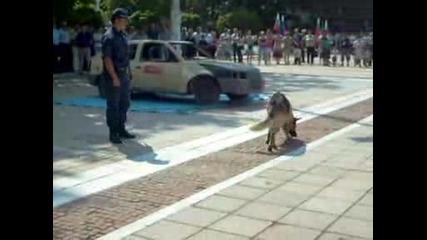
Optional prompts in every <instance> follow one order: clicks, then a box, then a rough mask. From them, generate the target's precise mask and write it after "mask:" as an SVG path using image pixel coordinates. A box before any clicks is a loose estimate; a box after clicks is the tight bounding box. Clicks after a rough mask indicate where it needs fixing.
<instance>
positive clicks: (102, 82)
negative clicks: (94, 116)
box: [97, 76, 107, 99]
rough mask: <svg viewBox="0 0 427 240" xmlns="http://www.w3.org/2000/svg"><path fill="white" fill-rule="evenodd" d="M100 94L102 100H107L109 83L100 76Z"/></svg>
mask: <svg viewBox="0 0 427 240" xmlns="http://www.w3.org/2000/svg"><path fill="white" fill-rule="evenodd" d="M97 82H98V94H99V97H101V98H104V99H105V98H106V97H107V93H106V91H107V89H106V88H107V83H106V81H105V79H104V78H103V77H101V76H99V77H98V81H97Z"/></svg>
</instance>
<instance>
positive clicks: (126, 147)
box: [117, 140, 169, 165]
mask: <svg viewBox="0 0 427 240" xmlns="http://www.w3.org/2000/svg"><path fill="white" fill-rule="evenodd" d="M117 149H118V151H119V152H121V153H123V154H124V155H126V159H129V160H132V161H135V162H147V163H151V164H156V165H165V164H168V163H169V161H163V160H160V159H156V158H157V154H156V153H155V152H154V150H153V148H152V147H151V146H149V145H147V144H141V143H139V142H137V141H135V140H127V141H124V142H123V144H121V145H117Z"/></svg>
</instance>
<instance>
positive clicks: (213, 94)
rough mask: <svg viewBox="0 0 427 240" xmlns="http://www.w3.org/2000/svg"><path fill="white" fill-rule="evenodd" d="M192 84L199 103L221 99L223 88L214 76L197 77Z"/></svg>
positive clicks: (210, 102) (214, 101) (208, 102)
mask: <svg viewBox="0 0 427 240" xmlns="http://www.w3.org/2000/svg"><path fill="white" fill-rule="evenodd" d="M191 84H192V90H193V93H194V95H195V97H196V102H197V103H199V104H212V103H216V102H218V101H219V98H220V95H221V90H220V89H219V87H218V85H217V84H216V82H215V80H214V79H213V78H210V77H201V78H197V79H194V80H193V81H192V82H191Z"/></svg>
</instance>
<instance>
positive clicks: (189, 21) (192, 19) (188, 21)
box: [182, 13, 201, 28]
mask: <svg viewBox="0 0 427 240" xmlns="http://www.w3.org/2000/svg"><path fill="white" fill-rule="evenodd" d="M200 24H201V19H200V15H199V14H197V13H183V14H182V25H183V26H186V27H191V28H196V27H198V26H200Z"/></svg>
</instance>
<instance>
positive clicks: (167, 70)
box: [90, 40, 265, 103]
mask: <svg viewBox="0 0 427 240" xmlns="http://www.w3.org/2000/svg"><path fill="white" fill-rule="evenodd" d="M129 48H130V49H129V50H130V51H129V53H130V56H129V57H130V60H131V63H130V69H131V72H132V76H133V82H132V92H134V93H140V92H142V93H173V94H182V95H194V96H195V99H196V101H197V102H198V103H215V102H217V101H219V98H220V94H226V95H227V96H228V97H229V98H230V100H237V99H243V98H246V97H247V96H248V95H249V94H252V93H261V92H262V91H263V90H264V85H265V81H264V80H263V78H262V76H261V72H260V71H259V69H258V68H255V67H253V66H248V65H244V64H238V63H231V62H223V61H218V60H215V59H213V58H212V56H210V55H209V53H207V52H206V51H205V50H203V49H201V48H199V47H197V46H195V45H194V44H193V43H192V42H187V41H162V40H131V41H129ZM101 73H102V59H101V55H100V54H98V55H95V56H94V57H93V58H92V62H91V74H90V83H91V84H92V85H94V86H97V87H98V90H99V95H100V96H101V97H105V80H104V79H103V77H102V74H101Z"/></svg>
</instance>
